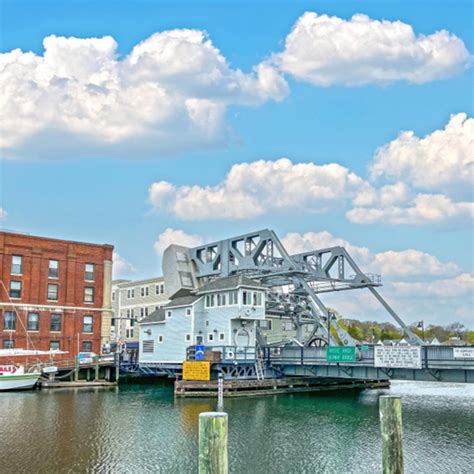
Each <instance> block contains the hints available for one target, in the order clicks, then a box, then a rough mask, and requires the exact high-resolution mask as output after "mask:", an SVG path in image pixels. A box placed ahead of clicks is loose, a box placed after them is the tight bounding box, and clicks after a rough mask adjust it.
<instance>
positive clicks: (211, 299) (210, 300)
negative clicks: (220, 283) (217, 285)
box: [206, 295, 215, 308]
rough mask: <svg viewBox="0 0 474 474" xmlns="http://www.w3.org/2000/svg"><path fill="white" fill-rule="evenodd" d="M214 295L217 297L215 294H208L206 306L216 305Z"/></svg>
mask: <svg viewBox="0 0 474 474" xmlns="http://www.w3.org/2000/svg"><path fill="white" fill-rule="evenodd" d="M214 297H215V295H207V296H206V307H207V308H212V307H213V306H215V299H214Z"/></svg>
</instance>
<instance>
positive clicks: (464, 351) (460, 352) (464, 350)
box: [453, 347, 474, 359]
mask: <svg viewBox="0 0 474 474" xmlns="http://www.w3.org/2000/svg"><path fill="white" fill-rule="evenodd" d="M453 356H454V358H455V359H474V347H453Z"/></svg>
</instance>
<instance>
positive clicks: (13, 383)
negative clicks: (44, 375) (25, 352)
mask: <svg viewBox="0 0 474 474" xmlns="http://www.w3.org/2000/svg"><path fill="white" fill-rule="evenodd" d="M40 375H41V372H28V373H25V369H24V367H23V366H22V365H15V364H9V365H0V392H3V391H5V390H28V389H30V388H33V387H34V386H35V385H36V382H38V379H39V378H40Z"/></svg>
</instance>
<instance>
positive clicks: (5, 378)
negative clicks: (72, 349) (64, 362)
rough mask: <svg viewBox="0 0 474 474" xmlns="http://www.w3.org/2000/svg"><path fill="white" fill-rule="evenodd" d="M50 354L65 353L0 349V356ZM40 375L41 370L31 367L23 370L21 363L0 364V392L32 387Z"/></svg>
mask: <svg viewBox="0 0 474 474" xmlns="http://www.w3.org/2000/svg"><path fill="white" fill-rule="evenodd" d="M52 354H66V352H64V351H59V350H57V351H37V350H27V349H0V360H1V357H19V356H22V357H24V356H39V355H52ZM40 376H41V371H39V370H38V369H32V370H31V371H28V372H25V367H24V366H23V365H21V364H14V363H11V364H4V365H0V392H3V391H5V390H28V389H31V388H33V387H34V386H35V385H36V383H37V382H38V379H39V378H40Z"/></svg>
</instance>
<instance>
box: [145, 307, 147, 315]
mask: <svg viewBox="0 0 474 474" xmlns="http://www.w3.org/2000/svg"><path fill="white" fill-rule="evenodd" d="M145 316H148V307H146V308H145Z"/></svg>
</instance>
